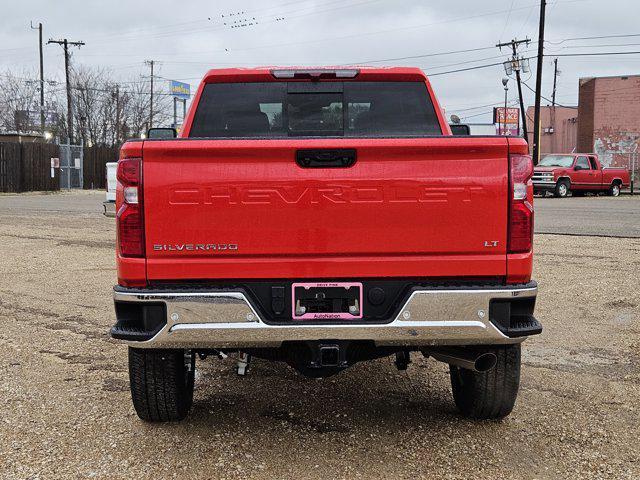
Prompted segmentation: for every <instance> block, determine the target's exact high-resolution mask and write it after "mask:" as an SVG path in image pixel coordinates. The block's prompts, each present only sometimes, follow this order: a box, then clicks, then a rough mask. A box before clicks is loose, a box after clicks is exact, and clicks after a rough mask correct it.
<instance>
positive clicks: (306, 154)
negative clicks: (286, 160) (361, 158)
mask: <svg viewBox="0 0 640 480" xmlns="http://www.w3.org/2000/svg"><path fill="white" fill-rule="evenodd" d="M296 163H297V164H298V165H300V166H301V167H302V168H348V167H350V166H352V165H353V164H354V163H356V149H355V148H331V149H329V148H317V149H309V150H297V151H296Z"/></svg>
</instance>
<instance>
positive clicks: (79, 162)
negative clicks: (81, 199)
mask: <svg viewBox="0 0 640 480" xmlns="http://www.w3.org/2000/svg"><path fill="white" fill-rule="evenodd" d="M59 147H60V188H67V189H70V188H82V187H83V185H84V175H83V158H84V148H83V146H82V145H69V144H62V143H61V144H60V145H59Z"/></svg>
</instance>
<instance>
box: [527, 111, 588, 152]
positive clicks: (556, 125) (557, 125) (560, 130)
mask: <svg viewBox="0 0 640 480" xmlns="http://www.w3.org/2000/svg"><path fill="white" fill-rule="evenodd" d="M534 114H535V109H534V107H529V108H527V132H528V134H529V139H528V141H529V145H533V118H534ZM577 137H578V107H559V106H555V107H551V106H546V107H540V153H541V154H542V155H544V154H547V153H568V152H573V151H574V150H575V148H576V144H577Z"/></svg>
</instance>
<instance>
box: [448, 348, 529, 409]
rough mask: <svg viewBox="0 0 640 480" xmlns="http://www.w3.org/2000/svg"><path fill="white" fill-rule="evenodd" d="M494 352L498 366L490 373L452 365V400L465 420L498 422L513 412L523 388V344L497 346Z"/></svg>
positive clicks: (450, 371)
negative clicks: (519, 391)
mask: <svg viewBox="0 0 640 480" xmlns="http://www.w3.org/2000/svg"><path fill="white" fill-rule="evenodd" d="M493 353H495V355H496V357H497V362H496V366H495V367H494V368H492V369H491V370H489V371H488V372H475V371H472V370H467V369H464V368H460V367H456V366H453V365H450V366H449V373H450V376H451V390H452V392H453V399H454V400H455V402H456V405H457V407H458V409H459V410H460V413H462V415H463V416H465V417H468V418H475V419H483V420H484V419H499V418H503V417H506V416H507V415H509V414H510V413H511V410H513V406H514V405H515V403H516V397H517V396H518V388H519V386H520V344H517V345H507V346H501V347H496V348H495V349H493Z"/></svg>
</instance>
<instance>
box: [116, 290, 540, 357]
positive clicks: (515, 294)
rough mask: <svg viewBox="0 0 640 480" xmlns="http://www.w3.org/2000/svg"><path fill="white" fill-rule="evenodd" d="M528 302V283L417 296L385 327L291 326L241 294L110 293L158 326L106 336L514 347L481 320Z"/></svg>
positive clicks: (174, 344)
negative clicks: (145, 332)
mask: <svg viewBox="0 0 640 480" xmlns="http://www.w3.org/2000/svg"><path fill="white" fill-rule="evenodd" d="M536 295H537V285H536V284H535V282H532V283H530V284H528V285H524V286H518V287H495V288H451V289H447V288H434V289H433V290H430V289H419V290H414V291H413V292H412V293H411V294H410V295H409V297H408V299H407V300H406V301H405V303H404V305H403V306H402V308H400V309H399V310H398V312H397V315H395V318H393V319H392V320H391V321H390V322H388V323H366V322H362V321H360V322H359V323H356V322H353V323H350V322H345V321H343V322H341V323H335V324H312V323H308V322H305V321H297V322H295V323H294V322H291V323H287V324H285V325H282V324H278V325H274V324H270V323H267V322H265V321H264V320H263V318H261V316H260V314H259V313H258V310H257V309H255V308H254V306H253V305H252V303H251V302H250V301H249V300H248V298H247V297H246V296H245V294H244V293H243V292H242V291H230V290H219V291H180V290H176V291H153V290H148V291H142V290H131V291H127V289H124V288H122V287H116V289H114V300H115V302H116V304H118V302H121V303H126V304H129V303H135V304H140V303H142V304H144V303H148V304H153V305H163V304H164V305H165V306H166V313H163V315H166V324H164V322H163V326H162V327H161V328H160V329H159V331H157V333H155V334H154V335H153V336H152V337H151V338H149V339H145V340H141V341H132V340H130V339H128V338H129V337H127V336H126V335H125V334H120V333H119V332H120V331H119V330H118V331H115V329H117V328H118V324H116V326H115V327H114V329H112V336H114V337H115V338H120V339H124V340H125V342H126V343H127V344H129V345H131V346H135V347H138V348H145V347H147V348H241V347H247V348H248V347H277V346H279V345H280V344H282V342H285V341H313V340H329V339H333V340H372V341H374V342H375V343H376V344H377V345H380V346H392V345H402V346H429V345H473V344H509V343H518V342H521V341H522V340H523V339H524V338H526V335H527V334H526V333H525V334H523V336H517V337H513V336H511V337H510V336H507V335H505V334H504V333H503V332H502V331H501V330H500V329H499V328H498V327H497V326H496V325H495V324H494V322H492V321H491V319H490V318H489V317H490V305H491V303H492V302H493V301H496V300H502V301H504V300H505V299H512V300H514V299H518V300H519V301H520V300H522V299H532V300H534V299H535V297H536ZM119 320H120V319H119ZM534 322H536V324H537V321H535V319H534ZM537 325H538V326H539V324H537ZM114 331H115V333H114ZM534 333H539V331H537V332H534Z"/></svg>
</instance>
